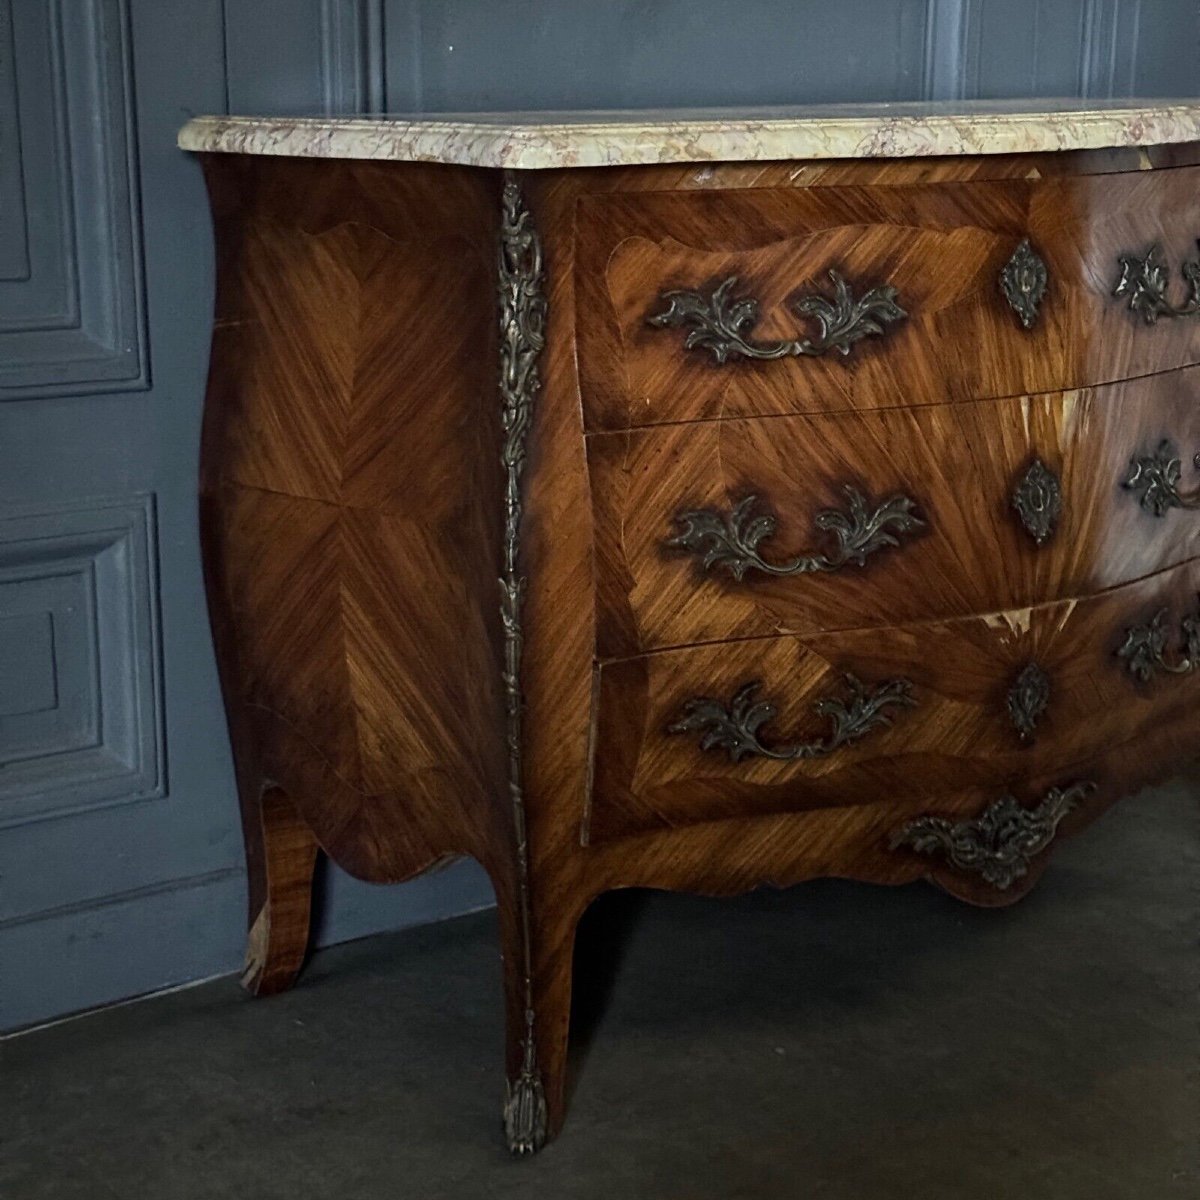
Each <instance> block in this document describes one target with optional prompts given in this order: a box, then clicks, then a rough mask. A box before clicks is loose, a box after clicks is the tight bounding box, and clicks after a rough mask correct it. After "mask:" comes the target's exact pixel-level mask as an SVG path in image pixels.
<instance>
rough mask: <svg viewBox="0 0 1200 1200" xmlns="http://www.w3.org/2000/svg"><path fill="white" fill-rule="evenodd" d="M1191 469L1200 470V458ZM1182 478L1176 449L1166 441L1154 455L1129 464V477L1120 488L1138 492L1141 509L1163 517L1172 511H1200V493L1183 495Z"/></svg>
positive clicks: (1180, 464)
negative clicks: (1197, 468) (1196, 468)
mask: <svg viewBox="0 0 1200 1200" xmlns="http://www.w3.org/2000/svg"><path fill="white" fill-rule="evenodd" d="M1192 465H1193V466H1195V467H1200V454H1197V455H1196V456H1195V457H1194V458H1193V459H1192ZM1182 475H1183V463H1182V462H1180V460H1179V459H1178V458H1176V457H1175V447H1174V446H1172V445H1171V443H1170V441H1169V440H1166V439H1164V440H1163V441H1161V442H1159V443H1158V449H1157V450H1155V451H1154V453H1153V454H1145V455H1134V457H1133V458H1131V459H1130V460H1129V474H1128V475H1126V477H1125V478H1124V479H1123V480H1122V481H1121V486H1122V487H1124V488H1129V489H1130V490H1131V491H1135V492H1137V493H1138V502H1139V503H1140V504H1141V506H1142V507H1143V508H1145V509H1148V510H1149V511H1150V512H1152V513H1153V514H1154V515H1155V516H1156V517H1162V516H1165V515H1166V514H1167V511H1168V510H1169V509H1172V508H1200V493H1197V492H1192V493H1191V494H1190V495H1187V496H1183V495H1181V494H1180V492H1179V480H1180V477H1181V476H1182Z"/></svg>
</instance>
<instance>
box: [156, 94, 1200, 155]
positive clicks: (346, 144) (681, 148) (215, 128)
mask: <svg viewBox="0 0 1200 1200" xmlns="http://www.w3.org/2000/svg"><path fill="white" fill-rule="evenodd" d="M1195 140H1200V99H1198V100H1145V101H1138V100H1122V101H1111V102H1102V101H1095V100H1089V101H1055V100H1022V101H1010V102H1004V101H999V102H998V101H977V102H974V103H970V102H964V101H957V102H954V103H949V104H945V103H939V104H924V103H922V104H874V105H817V106H810V107H807V108H792V109H784V108H776V109H767V108H761V109H753V108H751V109H711V110H698V109H674V110H659V111H644V112H633V111H628V112H569V113H555V112H542V113H467V114H462V115H450V114H443V115H438V116H429V117H417V116H407V115H395V116H381V117H286V118H285V117H197V118H195V119H194V120H192V121H189V122H188V123H187V125H185V126H184V127H183V129H182V130H181V132H180V134H179V145H180V146H182V147H183V148H184V149H185V150H201V151H217V152H222V153H231V154H279V155H291V156H296V157H303V158H368V159H391V160H396V161H400V162H444V163H461V164H465V165H469V166H477V167H513V168H520V169H523V170H531V169H532V170H539V169H546V168H550V167H602V166H615V165H619V164H645V163H669V162H738V161H754V160H759V161H769V160H772V159H812V158H907V157H913V156H919V155H931V154H1012V153H1023V152H1027V151H1046V150H1079V149H1088V148H1094V147H1099V146H1151V145H1157V144H1162V143H1166V142H1187V141H1195Z"/></svg>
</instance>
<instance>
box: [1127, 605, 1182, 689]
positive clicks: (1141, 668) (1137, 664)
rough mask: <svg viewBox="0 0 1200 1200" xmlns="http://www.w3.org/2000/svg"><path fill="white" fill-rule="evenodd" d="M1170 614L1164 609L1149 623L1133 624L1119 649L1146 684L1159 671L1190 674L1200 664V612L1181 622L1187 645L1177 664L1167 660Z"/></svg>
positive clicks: (1134, 674)
mask: <svg viewBox="0 0 1200 1200" xmlns="http://www.w3.org/2000/svg"><path fill="white" fill-rule="evenodd" d="M1166 615H1167V610H1166V609H1165V608H1160V609H1159V610H1158V612H1156V613H1155V614H1154V616H1153V617H1151V618H1150V620H1149V621H1148V622H1147V623H1146V624H1145V625H1131V626H1130V627H1129V628H1128V629H1127V630H1126V631H1125V640H1124V641H1123V642H1122V643H1121V645H1120V648H1119V649H1118V650H1117V657H1118V658H1123V659H1124V660H1125V665H1126V667H1128V668H1129V673H1130V674H1131V675H1133V676H1134V677H1135V678H1137V679H1140V680H1141V681H1142V682H1143V683H1145V682H1146V681H1147V680H1149V679H1150V678H1151V677H1152V676H1153V675H1154V674H1155V672H1157V671H1163V672H1166V673H1167V674H1169V675H1187V674H1190V673H1191V672H1192V671H1194V670H1195V669H1196V668H1197V666H1200V612H1196V613H1193V614H1192V615H1191V616H1190V617H1184V618H1183V619H1182V620H1181V621H1180V623H1179V627H1180V630H1181V632H1182V634H1183V648H1182V651H1181V657H1180V658H1179V659H1178V660H1177V661H1176V662H1173V663H1171V662H1168V661H1167V655H1166V651H1167V631H1166V630H1165V629H1164V628H1163V621H1164V620H1165V618H1166Z"/></svg>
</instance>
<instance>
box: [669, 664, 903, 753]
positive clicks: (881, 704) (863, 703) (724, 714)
mask: <svg viewBox="0 0 1200 1200" xmlns="http://www.w3.org/2000/svg"><path fill="white" fill-rule="evenodd" d="M759 686H760V685H759V682H758V680H752V681H751V682H750V683H746V684H743V685H742V686H741V687H740V688H738V690H737V691H736V692H734V694H733V698H732V699H731V700H730V702H729V704H724V703H722V701H720V700H712V699H710V698H709V697H707V696H697V697H696V698H695V699H693V700H688V701H687V702H686V703H685V704H684V706H683V713H682V715H681V716H680V718H679V720H678V721H676V722H675V723H674V724H672V725H669V726H668V727H667V732H668V733H698V734H700V749H701V750H724V751H726V752H727V753H728V755H729V758H730V761H731V762H735V763H738V762H741V761H742V759H744V758H750V757H752V756H755V755H758V756H761V757H763V758H773V759H777V760H779V761H781V762H788V761H793V760H795V759H801V758H823V757H824V756H825V755H828V754H832V753H833V752H834V751H835V750H837V749H838V748H839V747H841V746H846V745H849V744H850V743H852V742H856V741H858V740H859V738H861V737H863V736H865V735H866V734H867V733H870V731H871V730H872V729H876V728H878V727H880V726H887V725H891V723H892V719H891V716H890V715H889V713H888V711H887V710H888V709H889V708H913V707H915V705H916V701H915V700H914V699H913V697H912V684H911V683H910V682H909V681H908V680H907V679H889V680H887V681H886V682H884V683H880V684H878V685H876V686H875V687H869V686H868V685H867V684H865V683H863V682H862V680H860V679H858V678H856V677H855V676H854V675H847V676H846V688H847V691H848V692H849V698H848V699H845V700H843V699H838V698H836V697H825V698H824V699H821V700H818V701H817V702H816V704H815V705H813V707H814V709H815V710H816V711H817V712H818V713H819V714H820V715H821V716H823V717H827V718H828V719H829V721H830V724H831V729H830V731H829V734H828V736H827V737H823V738H817V739H815V740H814V741H810V742H788V743H784V744H782V745H776V746H768V745H765V744H764V743H763V742H762V741H761V739H760V738H759V736H758V731H759V729H761V727H762V726H763V725H765V724H766V723H767V722H768V721H769V720H771V718H772V717H774V716H775V705H773V704H771V703H770V702H769V701H765V700H758V701H756V700H755V698H754V697H755V695H756V694H757V693H758V689H759Z"/></svg>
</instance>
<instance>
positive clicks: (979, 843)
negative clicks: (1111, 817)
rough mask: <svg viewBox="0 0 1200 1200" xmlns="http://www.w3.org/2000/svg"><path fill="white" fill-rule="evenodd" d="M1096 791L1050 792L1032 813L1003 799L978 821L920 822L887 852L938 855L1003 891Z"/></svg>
mask: <svg viewBox="0 0 1200 1200" xmlns="http://www.w3.org/2000/svg"><path fill="white" fill-rule="evenodd" d="M1095 790H1096V785H1095V784H1094V783H1087V782H1084V783H1073V784H1071V785H1070V786H1068V787H1061V788H1058V787H1053V788H1051V789H1050V790H1049V791H1048V792H1047V793H1046V794H1045V796H1044V797H1042V801H1041V803H1040V804H1038V805H1037V807H1036V808H1022V807H1021V805H1020V804H1018V803H1017V801H1016V800H1015V799H1014V798H1013V797H1012V796H1002V797H1001V798H1000V799H999V800H996V801H993V802H992V803H991V804H989V805H988V806H987V808H985V809H984V810H983V812H982V813H981V814H980V815H979V816H978V817H971V818H969V819H967V820H963V821H951V820H949V819H948V818H946V817H919V818H918V819H917V820H915V821H909V823H908V824H907V825H905V826H903V827H902V828H900V829H898V830H897V831H896V832H895V833H894V834H893V835H892V837H891V839H890V841H889V846H890V847H891V849H893V850H898V849H900V848H901V847H902V846H907V847H909V848H910V849H912V850H915V851H916V852H917V853H918V854H941V855H942V856H944V857H945V858H946V860H947V861H948V862H949V863H950V865H951V866H953V867H957V868H958V869H959V870H960V871H969V872H972V873H974V874H976V875H982V876H983V878H984V879H985V880H986V881H987V882H988V883H990V884H991V885H992V886H993V887H995V888H998V889H999V890H1000V891H1005V890H1006V889H1008V888H1010V887H1012V885H1013V884H1014V883H1016V881H1017V880H1018V879H1020V878H1022V876H1024V875H1027V874H1028V873H1029V863H1030V860H1031V859H1032V858H1033V857H1034V856H1035V855H1038V854H1040V853H1041V852H1042V851H1043V850H1045V849H1046V847H1047V846H1049V845H1050V843H1051V842H1052V841H1053V840H1054V835H1055V833H1057V831H1058V825H1059V822H1060V821H1061V820H1062V819H1063V817H1065V816H1066V815H1067V813H1069V812H1070V811H1071V810H1072V809H1073V808H1075V807H1076V806H1077V805H1078V804H1079V802H1080V801H1081V800H1083V799H1085V798H1086V797H1087V796H1089V795H1091V793H1092V792H1094V791H1095Z"/></svg>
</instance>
